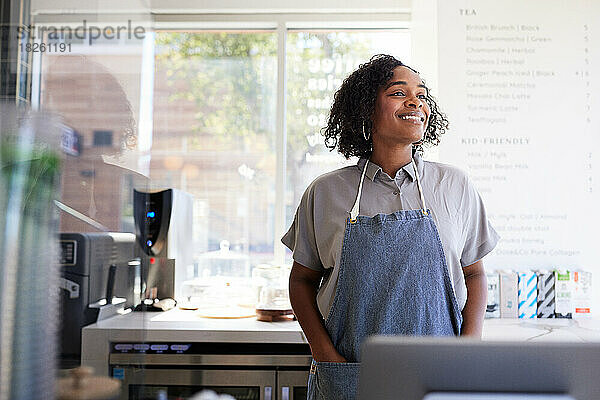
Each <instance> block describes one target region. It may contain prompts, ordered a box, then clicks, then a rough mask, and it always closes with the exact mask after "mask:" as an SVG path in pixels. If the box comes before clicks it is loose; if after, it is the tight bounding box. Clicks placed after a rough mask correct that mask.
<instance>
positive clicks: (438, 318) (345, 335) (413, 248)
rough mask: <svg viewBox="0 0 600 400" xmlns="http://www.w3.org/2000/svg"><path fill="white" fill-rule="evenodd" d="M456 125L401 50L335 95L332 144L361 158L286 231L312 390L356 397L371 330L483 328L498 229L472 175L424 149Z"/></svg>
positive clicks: (319, 182)
mask: <svg viewBox="0 0 600 400" xmlns="http://www.w3.org/2000/svg"><path fill="white" fill-rule="evenodd" d="M447 126H448V121H447V120H446V118H445V117H444V116H443V114H441V113H440V112H439V110H438V108H437V104H436V103H435V101H434V100H433V98H432V97H431V95H430V94H429V91H428V89H427V87H426V86H425V84H424V82H423V80H422V79H421V77H420V76H419V74H418V73H417V72H416V71H415V70H413V69H412V68H410V67H407V66H405V65H404V64H402V63H401V62H400V61H399V60H397V59H395V58H394V57H391V56H386V55H378V56H375V57H373V58H372V59H371V61H369V62H368V63H365V64H362V65H361V66H360V67H359V68H358V70H356V71H354V72H353V73H352V74H350V76H349V77H348V78H346V80H345V81H344V83H343V84H342V86H341V87H340V89H339V90H338V91H337V93H336V94H335V97H334V103H333V106H332V107H331V113H330V116H329V122H328V125H327V127H326V128H325V130H324V134H325V137H326V139H327V140H328V143H327V144H328V147H330V149H334V148H337V150H338V151H339V152H340V153H342V154H343V155H344V156H346V157H347V158H348V157H351V156H359V157H361V159H360V160H359V162H358V164H357V165H354V166H349V167H345V168H341V169H338V170H336V171H332V172H329V173H327V174H324V175H321V176H320V177H318V178H317V179H315V180H314V181H313V182H312V183H311V184H310V185H309V187H308V188H307V189H306V192H305V193H304V196H303V197H302V200H301V202H300V205H299V206H298V210H297V212H296V216H295V218H294V222H293V223H292V226H291V227H290V229H289V231H288V232H287V233H286V234H285V235H284V237H283V238H282V242H283V243H284V244H285V245H286V246H288V247H289V248H290V249H291V250H292V251H293V258H294V266H293V269H292V273H291V275H290V299H291V302H292V306H293V308H294V313H295V314H296V316H297V318H298V321H299V322H300V325H301V326H302V329H303V330H304V333H305V334H306V337H307V339H308V341H309V343H310V346H311V351H312V355H313V359H314V361H313V366H312V368H311V374H310V375H309V381H308V398H309V399H325V400H327V399H353V398H354V397H355V393H356V384H357V378H358V370H359V367H360V346H361V343H362V341H363V340H364V339H365V338H366V337H368V336H370V335H374V334H386V335H415V336H421V335H432V336H458V335H471V336H475V337H481V329H482V324H483V315H484V312H485V306H486V296H487V287H486V280H485V273H484V270H483V263H482V261H481V260H482V258H483V257H484V256H485V255H486V254H488V253H489V252H490V251H491V250H492V249H493V248H494V247H495V245H496V243H497V241H498V235H497V234H496V232H495V231H494V229H493V228H492V227H491V226H490V225H489V223H488V221H487V216H486V214H485V209H484V207H483V204H482V202H481V199H480V197H479V195H478V194H477V192H476V191H475V189H474V188H473V186H472V185H471V183H470V181H469V179H468V178H467V177H466V175H465V174H464V173H463V172H462V171H460V170H458V169H456V168H454V167H451V166H449V165H444V164H439V163H433V162H428V161H425V160H423V158H422V157H421V152H422V151H423V148H422V145H423V144H429V145H435V144H437V143H438V142H439V137H440V135H441V134H442V133H443V132H444V131H445V129H446V128H447ZM365 177H366V179H365ZM467 293H468V296H467Z"/></svg>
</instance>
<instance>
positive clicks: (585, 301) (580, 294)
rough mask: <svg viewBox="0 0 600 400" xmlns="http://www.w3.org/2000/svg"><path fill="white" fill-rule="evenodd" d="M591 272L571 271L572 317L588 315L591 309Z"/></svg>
mask: <svg viewBox="0 0 600 400" xmlns="http://www.w3.org/2000/svg"><path fill="white" fill-rule="evenodd" d="M591 304H592V273H591V272H588V271H574V272H573V308H574V311H575V313H574V314H573V317H576V318H579V317H590V316H591V310H592V306H591Z"/></svg>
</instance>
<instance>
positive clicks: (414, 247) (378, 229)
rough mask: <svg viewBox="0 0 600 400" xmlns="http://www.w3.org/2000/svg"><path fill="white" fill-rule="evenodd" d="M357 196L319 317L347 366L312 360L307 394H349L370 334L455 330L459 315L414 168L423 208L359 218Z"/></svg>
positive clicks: (442, 333) (353, 392) (447, 332)
mask: <svg viewBox="0 0 600 400" xmlns="http://www.w3.org/2000/svg"><path fill="white" fill-rule="evenodd" d="M368 165H369V161H368V160H367V162H366V163H365V166H364V169H363V172H362V176H361V178H360V184H359V187H358V194H357V196H356V202H355V203H354V207H352V210H351V211H350V217H349V218H348V220H347V221H346V229H345V233H344V240H343V244H342V253H341V258H340V269H339V275H338V283H337V288H336V292H335V296H334V299H333V303H332V305H331V309H330V311H329V314H328V316H327V319H326V321H325V328H326V329H327V332H328V333H329V336H330V337H331V340H332V342H333V345H334V346H335V348H336V349H337V351H338V352H339V353H340V354H341V355H342V356H343V357H344V358H346V360H348V362H347V363H332V362H315V361H313V363H312V365H311V371H310V374H309V378H308V399H309V400H312V399H323V400H334V399H335V400H340V399H349V400H350V399H354V398H355V396H356V393H357V386H358V371H359V368H360V364H359V362H360V345H361V343H362V342H363V340H364V339H365V338H366V337H367V336H370V335H410V336H418V335H435V336H453V335H456V336H458V335H460V327H461V324H462V316H461V312H460V309H459V306H458V302H457V300H456V297H455V295H454V289H453V287H452V282H451V281H450V276H449V274H448V268H447V266H446V259H445V257H444V251H443V249H442V243H441V241H440V237H439V235H438V232H437V229H436V227H435V223H434V221H433V219H432V218H431V213H430V211H429V210H427V209H426V207H425V199H424V196H423V190H422V188H421V182H420V178H419V174H418V171H417V168H416V166H415V164H414V161H413V162H412V166H413V168H414V170H415V175H416V177H417V179H416V182H417V187H418V189H419V194H420V197H421V204H422V207H423V208H422V209H420V210H403V211H396V212H394V213H392V214H387V215H385V214H378V215H375V216H374V217H367V216H360V215H359V207H360V197H361V192H362V186H363V181H364V178H365V172H366V171H367V166H368Z"/></svg>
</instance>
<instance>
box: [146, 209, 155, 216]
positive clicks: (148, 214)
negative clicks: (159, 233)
mask: <svg viewBox="0 0 600 400" xmlns="http://www.w3.org/2000/svg"><path fill="white" fill-rule="evenodd" d="M155 216H156V214H155V213H154V211H148V212H147V213H146V217H148V218H154V217H155Z"/></svg>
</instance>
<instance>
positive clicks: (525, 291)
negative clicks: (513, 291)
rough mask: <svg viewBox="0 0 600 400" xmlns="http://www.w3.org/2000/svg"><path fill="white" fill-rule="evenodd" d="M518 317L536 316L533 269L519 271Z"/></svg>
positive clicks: (535, 284) (535, 277) (535, 290)
mask: <svg viewBox="0 0 600 400" xmlns="http://www.w3.org/2000/svg"><path fill="white" fill-rule="evenodd" d="M518 295H519V318H525V319H531V318H536V317H537V275H536V274H535V272H533V271H525V272H519V291H518Z"/></svg>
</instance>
